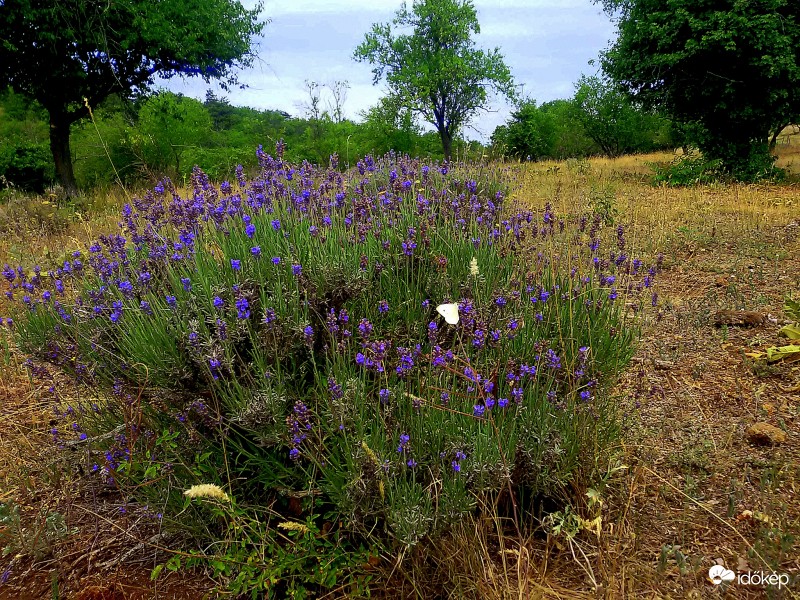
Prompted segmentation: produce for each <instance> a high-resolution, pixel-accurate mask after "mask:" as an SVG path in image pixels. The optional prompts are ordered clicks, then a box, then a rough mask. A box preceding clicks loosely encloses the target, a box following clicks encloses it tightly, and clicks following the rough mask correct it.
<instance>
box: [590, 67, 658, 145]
mask: <svg viewBox="0 0 800 600" xmlns="http://www.w3.org/2000/svg"><path fill="white" fill-rule="evenodd" d="M574 102H575V107H576V116H577V119H578V120H579V121H580V122H581V123H582V124H583V127H584V130H585V131H586V135H588V136H589V137H590V138H591V139H592V140H593V141H594V142H595V143H596V144H597V145H598V146H599V147H600V149H601V150H602V151H603V153H604V154H606V155H607V156H612V157H613V156H620V155H622V154H634V153H637V152H652V151H654V150H661V149H664V148H669V149H672V148H673V145H672V140H671V139H670V135H669V132H670V125H669V122H668V121H667V120H666V119H664V118H663V117H662V116H660V115H658V114H656V113H654V112H652V111H646V110H644V109H642V108H640V107H638V106H635V105H633V104H632V103H631V100H630V99H629V98H628V97H627V96H626V95H625V94H624V93H623V92H622V91H621V90H620V89H619V88H618V87H616V86H615V85H613V84H612V83H611V82H609V81H607V80H604V79H601V78H600V77H586V76H583V77H581V79H580V80H579V81H578V84H577V90H576V92H575V100H574Z"/></svg>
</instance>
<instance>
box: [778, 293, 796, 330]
mask: <svg viewBox="0 0 800 600" xmlns="http://www.w3.org/2000/svg"><path fill="white" fill-rule="evenodd" d="M783 312H784V313H785V314H786V316H787V317H788V318H789V319H792V320H793V321H794V323H790V324H789V325H784V326H783V327H781V329H780V331H778V335H780V336H783V337H787V338H789V339H790V340H800V302H798V301H797V300H795V299H793V298H792V297H791V296H787V297H786V300H785V301H784V303H783Z"/></svg>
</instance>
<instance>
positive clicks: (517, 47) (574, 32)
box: [165, 0, 614, 140]
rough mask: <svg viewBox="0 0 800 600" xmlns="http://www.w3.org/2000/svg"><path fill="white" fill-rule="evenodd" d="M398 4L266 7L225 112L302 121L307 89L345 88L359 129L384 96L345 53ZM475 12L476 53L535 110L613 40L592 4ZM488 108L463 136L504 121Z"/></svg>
mask: <svg viewBox="0 0 800 600" xmlns="http://www.w3.org/2000/svg"><path fill="white" fill-rule="evenodd" d="M244 4H245V5H246V6H248V7H252V6H253V5H255V4H256V2H255V1H254V0H244ZM409 4H410V2H409ZM400 5H401V0H288V1H287V0H281V1H278V0H265V2H264V11H263V13H262V17H264V18H268V19H270V23H269V24H268V25H267V26H266V28H265V29H264V34H263V36H262V37H261V38H260V39H259V40H258V42H257V46H256V48H257V52H258V59H257V61H256V64H255V65H254V66H253V67H252V68H251V69H248V70H246V71H244V72H242V73H241V76H240V79H241V81H242V82H243V83H246V84H247V85H248V88H247V89H245V90H238V89H237V90H232V91H231V92H230V93H228V94H223V95H227V96H228V98H229V100H230V102H231V103H232V104H236V105H241V106H251V107H253V108H260V109H280V110H285V111H286V112H288V113H290V114H291V115H293V116H300V115H302V113H303V110H302V108H300V106H301V104H302V103H303V102H304V101H306V100H307V98H308V95H307V93H306V91H305V88H304V85H303V82H304V81H305V80H307V79H308V80H311V81H318V82H320V83H325V82H330V81H334V80H346V81H348V82H349V83H350V86H351V88H350V90H349V92H348V97H347V102H346V104H345V113H346V116H347V117H349V118H352V119H355V120H358V113H359V112H360V111H362V110H364V109H367V108H369V107H370V106H373V105H374V104H376V103H377V101H378V99H379V98H380V97H381V96H382V95H384V89H383V87H382V86H381V85H377V86H375V85H373V84H372V73H371V69H370V65H369V64H368V63H358V62H355V61H354V60H353V58H352V57H353V51H354V49H355V48H356V46H358V44H359V43H361V41H362V40H363V39H364V35H365V34H366V33H367V32H368V31H369V30H370V28H371V26H372V24H373V23H378V22H381V23H383V22H388V21H391V20H392V18H393V17H394V13H395V11H396V10H397V9H398V8H399V7H400ZM474 5H475V7H476V9H477V11H478V21H479V22H480V26H481V33H480V35H479V36H478V37H477V38H476V42H477V45H478V46H479V47H480V48H483V49H489V48H495V47H497V48H500V51H501V52H502V54H503V55H504V57H505V60H506V64H508V66H509V67H510V68H511V72H512V74H513V76H514V79H515V81H516V83H517V84H520V85H521V86H523V87H522V88H521V89H522V90H523V91H524V94H525V95H526V96H529V97H532V98H534V99H535V100H536V101H537V102H546V101H548V100H554V99H556V98H566V97H569V96H571V95H572V93H573V85H574V82H575V81H576V80H577V79H578V77H579V76H580V75H581V73H594V72H595V71H596V69H597V68H596V67H594V66H591V65H589V64H588V63H589V61H590V60H592V59H595V58H597V56H598V53H599V52H600V51H601V50H603V49H604V48H606V47H607V46H608V43H609V41H610V40H611V38H612V37H613V34H614V28H613V26H612V24H611V23H610V21H609V19H608V18H607V17H606V16H605V15H604V14H603V13H602V10H601V8H600V6H599V5H596V4H593V3H592V2H591V0H474ZM165 85H166V87H167V88H168V89H171V90H173V91H176V92H182V93H184V94H186V95H188V96H193V97H195V98H199V99H202V98H204V97H205V91H206V89H207V88H208V86H207V85H206V84H205V83H204V82H203V81H202V80H200V79H190V80H186V81H181V80H178V79H174V80H170V81H169V82H167V83H166V84H165ZM212 89H215V91H216V92H219V90H218V88H214V87H213V86H212ZM219 93H221V92H219ZM491 109H492V112H490V113H488V114H482V115H480V116H479V117H478V118H476V119H475V121H474V122H473V126H474V127H475V130H472V131H466V132H465V134H466V135H467V137H469V138H473V139H483V140H486V139H488V137H489V136H490V135H491V133H492V131H493V130H494V128H495V127H496V126H497V125H499V124H502V123H503V122H504V121H505V119H506V118H507V116H508V114H509V107H508V105H507V104H506V103H505V102H503V101H502V100H498V99H495V100H494V101H493V102H492V106H491Z"/></svg>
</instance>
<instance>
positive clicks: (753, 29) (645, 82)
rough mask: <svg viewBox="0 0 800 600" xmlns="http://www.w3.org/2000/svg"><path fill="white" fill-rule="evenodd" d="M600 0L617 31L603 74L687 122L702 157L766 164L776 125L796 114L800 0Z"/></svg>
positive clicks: (755, 169)
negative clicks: (712, 0)
mask: <svg viewBox="0 0 800 600" xmlns="http://www.w3.org/2000/svg"><path fill="white" fill-rule="evenodd" d="M596 1H601V0H596ZM602 3H603V4H604V5H605V8H606V10H607V11H608V12H609V13H610V14H612V15H613V16H614V18H615V19H616V20H617V27H618V34H619V35H618V38H617V40H616V42H615V43H614V45H613V46H612V47H611V48H610V49H609V50H608V51H607V52H606V53H605V54H604V57H603V68H604V70H605V72H606V73H608V75H610V76H611V77H612V78H613V79H614V80H615V81H617V82H618V83H619V84H620V85H622V86H623V88H624V89H626V90H627V92H628V93H630V94H632V95H634V96H635V97H636V98H638V99H639V100H640V101H642V102H643V103H645V104H646V105H647V106H651V107H661V108H663V109H664V110H665V111H666V113H667V114H669V115H670V116H671V117H673V118H674V119H676V120H678V121H681V122H683V123H686V124H688V125H689V126H690V127H689V130H691V131H693V132H694V137H695V142H696V144H697V145H698V147H699V148H700V150H702V151H703V153H704V155H705V156H706V158H708V159H719V160H721V161H722V164H723V167H724V168H725V170H727V171H728V172H729V173H730V174H733V175H734V176H736V177H739V178H741V179H755V178H758V177H759V176H761V175H763V174H764V173H766V172H769V171H770V170H771V169H772V167H773V157H772V155H771V154H772V153H771V145H773V144H774V140H775V135H776V133H777V132H779V131H780V130H781V129H782V128H783V127H784V126H785V125H787V124H788V123H791V122H796V121H797V119H798V118H800V2H797V0H752V1H745V0H718V1H715V2H711V1H709V0H602Z"/></svg>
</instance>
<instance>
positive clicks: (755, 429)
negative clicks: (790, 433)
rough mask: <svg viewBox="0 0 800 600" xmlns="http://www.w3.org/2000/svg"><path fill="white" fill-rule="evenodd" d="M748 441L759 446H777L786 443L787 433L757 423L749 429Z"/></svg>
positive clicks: (767, 424)
mask: <svg viewBox="0 0 800 600" xmlns="http://www.w3.org/2000/svg"><path fill="white" fill-rule="evenodd" d="M747 439H748V441H749V442H750V443H751V444H756V445H757V446H775V445H777V444H782V443H783V442H785V441H786V432H785V431H783V430H782V429H778V428H777V427H775V426H774V425H770V424H769V423H756V424H755V425H751V426H750V427H748V429H747Z"/></svg>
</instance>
